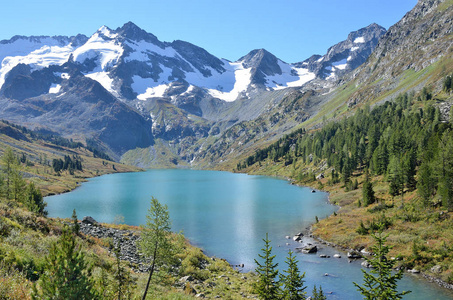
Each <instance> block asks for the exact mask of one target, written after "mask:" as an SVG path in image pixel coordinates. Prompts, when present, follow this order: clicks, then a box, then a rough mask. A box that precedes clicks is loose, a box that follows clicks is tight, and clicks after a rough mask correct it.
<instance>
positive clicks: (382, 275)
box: [354, 224, 410, 300]
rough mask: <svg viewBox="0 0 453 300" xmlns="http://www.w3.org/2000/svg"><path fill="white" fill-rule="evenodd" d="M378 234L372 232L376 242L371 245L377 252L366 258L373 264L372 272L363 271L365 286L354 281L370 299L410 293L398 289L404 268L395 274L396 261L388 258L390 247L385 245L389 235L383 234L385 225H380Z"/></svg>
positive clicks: (373, 250)
mask: <svg viewBox="0 0 453 300" xmlns="http://www.w3.org/2000/svg"><path fill="white" fill-rule="evenodd" d="M378 227H379V230H378V232H377V234H371V236H372V237H373V239H374V240H375V242H376V244H375V245H374V246H373V247H371V251H372V252H373V253H374V254H375V255H374V256H373V257H371V258H365V260H366V261H367V262H368V263H369V264H370V265H371V271H370V273H368V272H366V271H364V270H362V272H363V281H364V284H363V286H360V285H358V284H357V283H355V282H354V285H355V286H356V287H357V288H358V291H359V292H360V293H361V294H362V295H363V296H364V297H365V299H368V300H384V299H385V300H393V299H401V298H402V296H404V295H406V294H408V293H410V291H403V292H401V293H399V292H398V291H397V281H398V280H400V279H401V278H403V270H400V271H398V272H397V273H395V274H393V273H392V269H393V266H394V265H395V261H394V260H391V259H387V254H388V253H389V251H390V247H389V246H386V245H385V242H386V240H387V237H388V235H383V229H384V225H382V224H379V225H378Z"/></svg>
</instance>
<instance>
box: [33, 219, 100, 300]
mask: <svg viewBox="0 0 453 300" xmlns="http://www.w3.org/2000/svg"><path fill="white" fill-rule="evenodd" d="M44 270H45V271H44V274H43V275H42V276H41V278H40V280H39V286H40V289H39V290H38V289H37V287H36V285H34V287H33V293H32V298H33V299H58V300H60V299H61V300H71V299H74V300H80V299H97V295H96V293H95V291H94V288H93V283H92V281H91V280H90V275H91V274H90V269H89V268H88V265H87V262H86V260H85V256H84V254H83V252H82V251H81V249H80V247H79V246H77V244H76V240H75V236H74V235H73V234H72V233H71V232H70V230H69V229H68V228H67V227H65V228H64V229H63V234H62V235H61V237H60V238H59V239H58V241H57V242H56V243H54V244H53V245H52V247H51V249H50V252H49V255H48V256H47V257H46V261H45V264H44Z"/></svg>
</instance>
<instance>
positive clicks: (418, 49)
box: [351, 0, 453, 104]
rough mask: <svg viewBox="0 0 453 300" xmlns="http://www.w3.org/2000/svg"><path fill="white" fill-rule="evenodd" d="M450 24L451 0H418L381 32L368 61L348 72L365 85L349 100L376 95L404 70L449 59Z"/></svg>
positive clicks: (400, 77) (397, 80)
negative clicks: (363, 88)
mask: <svg viewBox="0 0 453 300" xmlns="http://www.w3.org/2000/svg"><path fill="white" fill-rule="evenodd" d="M452 28H453V3H452V1H451V0H419V2H418V3H417V5H416V6H415V7H414V9H412V10H411V11H410V12H408V13H407V14H406V15H405V16H404V17H403V18H402V19H401V20H400V21H399V22H398V23H396V24H395V25H393V26H392V27H390V28H389V30H388V31H387V33H386V34H385V35H384V36H382V38H381V39H380V40H379V43H378V45H377V46H376V49H375V50H374V52H373V53H372V54H371V56H370V57H369V59H368V63H367V64H364V65H362V66H360V67H359V68H357V69H356V70H355V71H354V72H353V73H352V74H353V76H354V77H355V79H356V81H357V84H358V85H362V86H368V88H367V90H359V91H358V92H357V93H356V94H355V95H354V96H353V97H352V99H351V100H352V103H354V104H357V103H358V102H364V101H368V100H371V99H372V98H377V97H379V96H380V95H382V94H384V93H386V92H388V91H389V90H392V89H394V88H395V87H396V86H398V85H399V84H401V81H402V80H403V79H404V74H408V72H419V71H421V70H424V69H426V68H427V67H428V66H433V65H434V64H436V63H437V62H439V61H441V60H445V61H447V60H449V59H451V58H452V49H453V48H452V46H453V39H452V30H453V29H452ZM445 75H446V74H441V76H445ZM440 80H441V77H439V81H440ZM373 83H374V84H373ZM437 86H440V84H437Z"/></svg>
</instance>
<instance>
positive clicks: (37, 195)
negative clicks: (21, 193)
mask: <svg viewBox="0 0 453 300" xmlns="http://www.w3.org/2000/svg"><path fill="white" fill-rule="evenodd" d="M25 194H26V198H25V205H26V206H27V208H28V209H29V210H30V211H32V212H35V213H37V214H40V215H42V216H46V215H47V211H46V210H45V208H46V206H47V203H46V202H45V201H44V198H43V196H42V194H41V191H40V190H38V189H37V188H36V187H35V184H34V183H33V182H31V183H30V184H29V185H28V186H27V189H26V192H25Z"/></svg>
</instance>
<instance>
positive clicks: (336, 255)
mask: <svg viewBox="0 0 453 300" xmlns="http://www.w3.org/2000/svg"><path fill="white" fill-rule="evenodd" d="M333 257H335V258H341V255H340V254H338V253H337V254H334V255H333Z"/></svg>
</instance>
